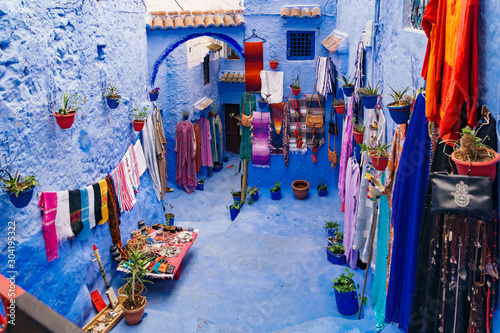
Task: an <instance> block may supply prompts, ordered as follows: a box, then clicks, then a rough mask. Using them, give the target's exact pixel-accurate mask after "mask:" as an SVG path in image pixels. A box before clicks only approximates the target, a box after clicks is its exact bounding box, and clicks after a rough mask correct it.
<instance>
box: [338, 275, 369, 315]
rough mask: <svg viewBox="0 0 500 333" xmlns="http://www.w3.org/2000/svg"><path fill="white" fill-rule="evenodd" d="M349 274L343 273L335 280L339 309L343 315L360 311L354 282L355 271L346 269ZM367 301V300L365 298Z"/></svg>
mask: <svg viewBox="0 0 500 333" xmlns="http://www.w3.org/2000/svg"><path fill="white" fill-rule="evenodd" d="M345 271H346V273H347V275H346V274H345V273H342V274H341V275H340V276H339V277H337V278H335V279H334V280H333V286H332V288H333V289H335V301H336V303H337V309H338V310H339V312H340V313H341V314H343V315H346V316H350V315H353V314H355V313H357V312H358V310H359V304H358V297H357V295H356V294H357V292H356V285H355V284H354V281H353V279H352V278H353V277H354V273H351V272H349V268H346V269H345ZM363 302H366V300H363Z"/></svg>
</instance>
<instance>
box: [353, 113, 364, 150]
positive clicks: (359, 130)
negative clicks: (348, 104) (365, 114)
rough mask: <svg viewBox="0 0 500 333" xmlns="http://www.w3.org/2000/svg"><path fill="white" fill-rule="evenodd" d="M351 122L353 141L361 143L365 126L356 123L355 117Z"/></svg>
mask: <svg viewBox="0 0 500 333" xmlns="http://www.w3.org/2000/svg"><path fill="white" fill-rule="evenodd" d="M351 123H353V124H354V127H353V129H352V133H353V134H354V141H356V142H357V144H358V145H360V144H362V143H363V138H364V136H365V126H363V125H360V124H358V123H356V118H352V119H351Z"/></svg>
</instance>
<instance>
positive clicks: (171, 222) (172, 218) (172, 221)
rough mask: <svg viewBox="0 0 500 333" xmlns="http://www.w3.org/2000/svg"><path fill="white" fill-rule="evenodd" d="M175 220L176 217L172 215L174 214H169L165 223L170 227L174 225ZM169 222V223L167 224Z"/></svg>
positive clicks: (166, 215)
mask: <svg viewBox="0 0 500 333" xmlns="http://www.w3.org/2000/svg"><path fill="white" fill-rule="evenodd" d="M174 219H175V215H174V214H172V213H167V214H165V223H167V224H168V225H170V226H171V225H174ZM167 220H168V222H167Z"/></svg>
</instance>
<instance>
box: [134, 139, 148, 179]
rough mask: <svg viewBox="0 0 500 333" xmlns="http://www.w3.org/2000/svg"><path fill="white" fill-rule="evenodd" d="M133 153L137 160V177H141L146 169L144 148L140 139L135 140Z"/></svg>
mask: <svg viewBox="0 0 500 333" xmlns="http://www.w3.org/2000/svg"><path fill="white" fill-rule="evenodd" d="M134 153H135V157H136V161H137V169H138V171H139V177H141V176H142V174H143V173H144V171H146V158H145V157H144V150H143V149H142V144H141V140H137V142H136V143H135V145H134Z"/></svg>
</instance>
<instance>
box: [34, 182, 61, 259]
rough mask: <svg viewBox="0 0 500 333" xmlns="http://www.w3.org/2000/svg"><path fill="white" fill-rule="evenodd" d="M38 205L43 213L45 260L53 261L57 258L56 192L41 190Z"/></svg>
mask: <svg viewBox="0 0 500 333" xmlns="http://www.w3.org/2000/svg"><path fill="white" fill-rule="evenodd" d="M38 206H40V210H41V211H42V214H43V224H42V233H43V238H44V239H45V251H46V252H47V260H48V261H49V262H50V261H53V260H54V259H57V258H59V254H58V245H57V232H56V224H55V222H56V213H57V193H56V192H42V194H41V195H40V200H39V201H38Z"/></svg>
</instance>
